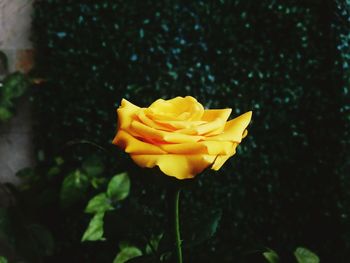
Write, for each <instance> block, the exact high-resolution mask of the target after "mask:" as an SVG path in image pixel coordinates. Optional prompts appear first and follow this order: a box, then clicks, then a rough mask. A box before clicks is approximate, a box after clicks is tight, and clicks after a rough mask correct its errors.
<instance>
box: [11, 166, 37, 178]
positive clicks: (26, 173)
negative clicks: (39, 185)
mask: <svg viewBox="0 0 350 263" xmlns="http://www.w3.org/2000/svg"><path fill="white" fill-rule="evenodd" d="M16 176H17V177H19V178H21V179H22V180H28V181H30V180H33V179H34V178H35V177H36V173H35V170H34V169H33V168H30V167H27V168H23V169H21V170H19V171H17V173H16Z"/></svg>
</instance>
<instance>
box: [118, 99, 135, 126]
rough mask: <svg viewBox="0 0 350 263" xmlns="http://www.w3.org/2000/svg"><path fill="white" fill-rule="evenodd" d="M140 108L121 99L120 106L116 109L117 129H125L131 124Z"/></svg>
mask: <svg viewBox="0 0 350 263" xmlns="http://www.w3.org/2000/svg"><path fill="white" fill-rule="evenodd" d="M139 111H140V108H139V107H137V106H136V105H134V104H132V103H131V102H129V101H127V100H126V99H123V100H122V102H121V106H120V107H119V108H118V109H117V113H118V126H119V127H118V129H126V128H128V127H129V126H130V124H131V122H132V121H133V120H134V119H135V118H136V116H137V114H138V112H139Z"/></svg>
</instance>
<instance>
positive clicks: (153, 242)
mask: <svg viewBox="0 0 350 263" xmlns="http://www.w3.org/2000/svg"><path fill="white" fill-rule="evenodd" d="M162 238H163V233H162V234H160V235H152V236H151V238H150V239H149V241H148V244H147V245H146V248H145V251H146V254H151V253H152V252H154V251H153V250H155V251H157V250H158V247H159V243H160V240H161V239H162Z"/></svg>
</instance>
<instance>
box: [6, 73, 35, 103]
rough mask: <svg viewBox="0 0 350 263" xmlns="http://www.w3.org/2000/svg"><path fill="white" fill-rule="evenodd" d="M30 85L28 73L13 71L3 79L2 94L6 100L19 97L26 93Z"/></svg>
mask: <svg viewBox="0 0 350 263" xmlns="http://www.w3.org/2000/svg"><path fill="white" fill-rule="evenodd" d="M29 85H30V82H29V80H28V79H27V77H26V75H24V74H22V73H20V72H15V73H12V74H10V75H8V76H7V77H6V78H5V79H4V81H3V86H2V93H3V94H2V96H3V98H4V99H5V100H12V99H15V98H18V97H20V96H22V95H23V94H24V92H25V91H26V89H27V88H28V87H29Z"/></svg>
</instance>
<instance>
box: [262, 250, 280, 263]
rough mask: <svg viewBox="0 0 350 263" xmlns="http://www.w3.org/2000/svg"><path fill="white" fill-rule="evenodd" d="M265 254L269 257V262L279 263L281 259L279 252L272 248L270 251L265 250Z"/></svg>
mask: <svg viewBox="0 0 350 263" xmlns="http://www.w3.org/2000/svg"><path fill="white" fill-rule="evenodd" d="M263 256H264V257H265V258H266V259H267V261H268V262H269V263H278V262H279V260H280V259H279V256H278V255H277V253H276V252H275V251H273V250H271V249H269V251H266V252H264V253H263Z"/></svg>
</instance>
